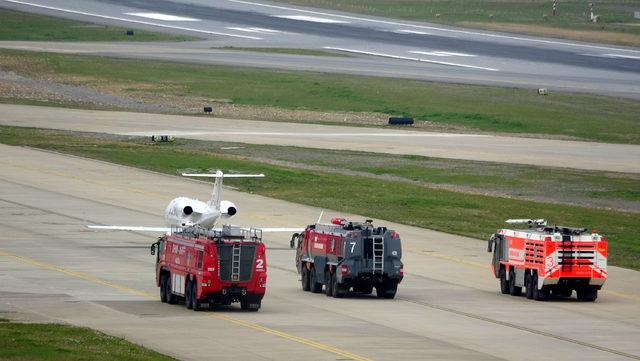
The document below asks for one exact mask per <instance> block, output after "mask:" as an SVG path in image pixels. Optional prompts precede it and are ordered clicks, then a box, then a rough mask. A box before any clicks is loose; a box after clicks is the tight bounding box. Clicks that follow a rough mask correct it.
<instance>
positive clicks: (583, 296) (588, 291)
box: [576, 288, 598, 302]
mask: <svg viewBox="0 0 640 361" xmlns="http://www.w3.org/2000/svg"><path fill="white" fill-rule="evenodd" d="M576 293H577V294H578V301H585V302H594V301H595V300H596V299H597V298H598V290H597V289H596V288H583V289H579V290H577V292H576Z"/></svg>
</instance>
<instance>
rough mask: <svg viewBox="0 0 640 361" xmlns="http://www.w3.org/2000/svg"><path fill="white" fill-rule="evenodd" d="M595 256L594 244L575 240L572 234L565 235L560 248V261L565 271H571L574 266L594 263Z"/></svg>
mask: <svg viewBox="0 0 640 361" xmlns="http://www.w3.org/2000/svg"><path fill="white" fill-rule="evenodd" d="M594 257H595V246H594V245H593V244H582V242H574V241H573V240H572V239H571V236H567V235H563V236H562V242H561V243H560V247H559V248H558V263H559V264H560V265H562V270H563V271H569V272H570V271H571V269H572V268H573V266H583V265H585V266H586V265H592V264H593V261H594Z"/></svg>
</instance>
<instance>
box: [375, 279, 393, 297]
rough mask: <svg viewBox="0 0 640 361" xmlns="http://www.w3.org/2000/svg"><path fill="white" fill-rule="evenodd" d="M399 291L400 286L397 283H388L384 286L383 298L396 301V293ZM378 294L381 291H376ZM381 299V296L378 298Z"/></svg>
mask: <svg viewBox="0 0 640 361" xmlns="http://www.w3.org/2000/svg"><path fill="white" fill-rule="evenodd" d="M397 291H398V284H397V283H396V282H392V281H387V282H385V283H383V284H382V297H383V298H386V299H388V300H391V299H394V298H395V297H396V292H397ZM376 292H379V289H376ZM378 297H380V296H378Z"/></svg>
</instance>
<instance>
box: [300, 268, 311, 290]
mask: <svg viewBox="0 0 640 361" xmlns="http://www.w3.org/2000/svg"><path fill="white" fill-rule="evenodd" d="M309 281H310V280H309V270H308V269H307V267H305V266H304V265H302V290H303V291H310V290H311V284H310V282H309Z"/></svg>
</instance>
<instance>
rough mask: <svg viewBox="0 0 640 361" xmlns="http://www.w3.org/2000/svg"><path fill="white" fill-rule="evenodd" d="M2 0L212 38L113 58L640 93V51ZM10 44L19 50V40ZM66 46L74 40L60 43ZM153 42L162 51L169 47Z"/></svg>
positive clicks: (366, 22) (100, 1)
mask: <svg viewBox="0 0 640 361" xmlns="http://www.w3.org/2000/svg"><path fill="white" fill-rule="evenodd" d="M0 6H3V7H10V8H14V9H19V10H24V11H31V12H38V13H43V14H48V15H54V16H62V17H68V18H73V19H78V20H84V21H91V22H98V23H104V24H113V25H119V26H127V27H132V28H142V29H148V30H155V31H163V32H170V33H179V34H189V35H195V36H199V37H203V38H205V39H207V40H206V41H204V42H200V43H184V44H178V45H176V44H169V45H167V46H165V48H164V51H163V52H157V51H155V52H154V51H147V49H148V48H147V46H149V45H148V44H147V45H140V47H139V48H138V49H136V50H135V51H132V49H130V48H127V47H126V46H122V47H120V46H118V45H109V47H110V48H111V51H110V52H109V53H108V55H113V56H123V57H133V58H146V59H148V58H151V59H164V60H175V61H190V62H200V63H210V64H232V65H243V66H258V67H275V68H290V69H301V70H302V69H305V70H316V71H331V72H338V73H350V74H366V75H377V76H387V77H402V78H411V79H421V80H434V81H448V82H457V83H472V84H491V85H502V86H514V87H530V88H538V87H550V88H552V89H553V90H562V91H577V92H589V93H596V94H606V95H613V96H619V97H628V98H634V99H640V86H638V84H640V50H639V49H637V48H630V47H621V46H613V45H603V44H591V43H584V42H575V41H569V40H559V39H549V38H536V37H530V36H520V35H513V34H503V33H496V32H488V31H477V30H472V29H462V28H454V27H446V26H440V25H434V24H428V23H417V22H408V21H400V20H393V19H385V18H377V17H368V16H361V15H354V14H348V13H341V12H335V11H325V10H317V9H311V8H301V7H293V6H288V5H283V4H278V3H269V2H260V1H257V2H256V1H243V0H218V1H189V2H186V1H177V0H174V1H169V0H161V1H153V2H142V1H137V0H89V1H86V0H83V1H78V0H74V1H67V0H32V1H21V0H1V1H0ZM3 46H6V47H12V45H11V44H4V45H3ZM35 46H36V47H37V46H38V45H35ZM222 46H239V47H289V48H312V49H332V50H339V51H341V52H345V53H348V54H352V55H356V58H342V59H341V58H338V59H327V58H326V57H300V56H284V55H273V54H255V53H248V54H246V53H240V54H238V53H235V54H231V53H229V52H220V51H216V50H211V49H210V48H211V47H222ZM23 47H25V46H24V45H23ZM26 47H27V48H29V47H30V46H26ZM61 47H64V46H58V49H60V48H61ZM66 47H67V48H66V50H65V51H72V50H70V49H73V47H74V46H73V45H71V44H69V45H67V46H66ZM151 47H155V49H158V48H159V47H162V45H158V44H152V45H151ZM204 50H210V52H207V51H204ZM82 51H83V52H85V53H94V54H98V53H100V54H106V52H105V51H104V49H102V48H101V47H100V46H99V45H96V44H94V45H85V46H84V49H83V50H82Z"/></svg>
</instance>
